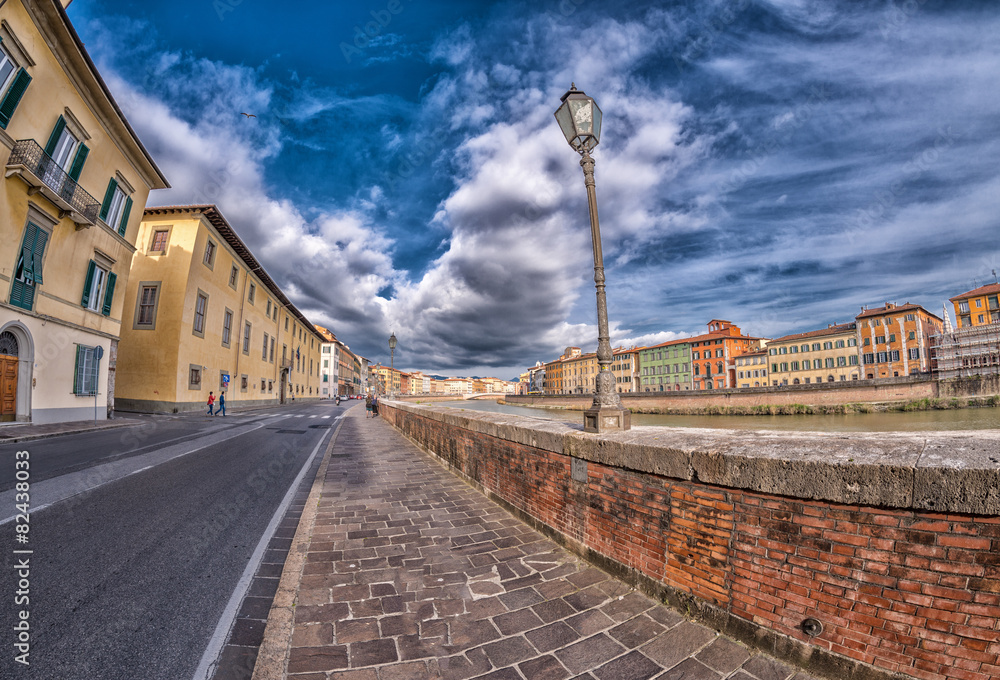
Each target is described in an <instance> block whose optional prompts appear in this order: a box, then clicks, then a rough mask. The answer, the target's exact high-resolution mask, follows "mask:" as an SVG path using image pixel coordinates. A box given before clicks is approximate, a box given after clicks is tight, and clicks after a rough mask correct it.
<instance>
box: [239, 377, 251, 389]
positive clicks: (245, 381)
mask: <svg viewBox="0 0 1000 680" xmlns="http://www.w3.org/2000/svg"><path fill="white" fill-rule="evenodd" d="M248 382H249V380H248V378H247V376H246V375H245V374H244V375H241V376H240V392H246V391H247V384H248Z"/></svg>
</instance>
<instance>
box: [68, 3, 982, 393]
mask: <svg viewBox="0 0 1000 680" xmlns="http://www.w3.org/2000/svg"><path fill="white" fill-rule="evenodd" d="M282 7H283V10H282V11H277V10H276V9H275V5H274V4H272V3H263V2H261V1H260V0H242V1H241V0H198V1H192V0H175V1H174V2H171V3H165V2H136V1H133V0H76V2H74V3H73V4H72V5H71V7H70V9H69V15H70V17H71V19H72V20H73V21H74V24H75V25H76V27H77V30H78V32H79V33H80V35H81V37H82V38H83V40H84V42H85V43H86V45H87V48H88V50H90V52H91V54H92V56H93V57H94V59H95V61H96V62H97V63H98V66H99V68H100V69H101V71H102V73H103V75H104V76H105V79H106V80H107V81H108V83H109V85H110V87H111V89H112V91H113V92H114V93H115V95H116V97H117V99H118V100H119V103H120V104H121V106H122V108H123V109H124V110H125V112H126V114H127V115H128V116H129V119H130V121H131V123H132V124H133V126H134V127H135V128H136V130H137V131H138V132H139V135H140V137H141V138H142V140H143V142H144V143H145V144H146V146H147V148H149V150H150V152H151V153H152V154H153V156H154V158H155V159H156V160H157V162H158V163H159V165H160V167H161V168H162V169H163V171H164V172H165V174H166V175H167V177H168V179H169V180H170V182H171V184H172V186H173V188H172V189H170V190H166V191H160V192H154V193H153V195H152V196H151V200H150V204H151V205H167V204H183V203H203V202H213V203H217V204H218V205H219V206H220V207H221V209H222V211H223V213H224V214H225V215H226V216H227V218H228V219H229V221H230V223H232V224H233V225H234V226H235V227H236V229H237V230H238V231H239V232H240V234H241V236H242V237H243V238H244V240H245V241H246V242H247V244H248V245H249V246H250V247H251V249H252V250H253V251H254V252H255V254H256V255H257V256H258V257H259V258H260V259H261V261H262V262H263V263H264V265H265V267H266V268H267V270H268V272H269V273H270V274H271V275H272V276H273V277H274V278H275V279H276V280H277V281H278V282H279V284H280V285H281V286H282V287H283V288H284V289H285V290H286V292H288V293H289V297H290V298H291V299H292V300H293V302H295V304H296V305H297V306H298V307H299V308H300V309H301V310H302V311H303V312H304V313H305V314H306V315H307V316H308V317H309V318H310V319H311V320H313V321H314V322H316V323H318V324H322V325H325V326H328V327H330V328H331V329H332V330H333V331H334V332H335V333H337V335H338V336H339V337H341V338H342V339H344V340H345V341H346V342H347V343H348V344H349V345H350V346H351V348H352V349H354V350H355V351H357V352H359V353H360V354H362V355H364V356H366V357H368V358H369V359H371V360H372V361H387V359H388V348H387V343H386V339H387V338H388V336H389V333H390V332H391V331H395V333H396V335H397V337H398V338H399V346H398V347H397V350H396V365H398V366H400V367H401V368H412V369H422V370H427V371H431V372H436V373H445V374H458V375H465V374H480V375H497V376H499V377H505V378H509V377H512V376H514V375H516V374H517V373H518V372H520V371H522V370H524V368H526V367H527V366H529V365H533V364H534V363H535V361H537V360H542V361H546V360H550V359H552V358H554V357H556V356H558V354H559V353H560V352H561V351H562V349H563V348H564V347H566V346H568V345H578V346H581V347H583V348H585V349H587V350H592V349H593V348H595V347H596V338H597V331H596V313H595V298H594V288H593V269H592V265H593V262H592V255H591V246H590V232H589V222H588V217H587V204H586V193H585V188H584V184H583V177H582V173H581V171H580V168H579V165H578V156H577V155H576V154H575V153H574V152H573V151H572V150H571V149H570V148H569V146H568V145H567V144H566V142H565V140H564V139H563V137H562V135H561V134H560V132H559V130H558V127H557V126H556V123H555V119H554V117H553V115H552V113H553V111H554V110H555V109H556V107H557V106H558V104H559V97H560V96H561V95H562V94H563V93H564V92H565V91H566V89H568V87H569V85H570V82H574V81H575V82H576V84H577V86H578V87H579V88H581V89H583V90H585V91H586V92H587V93H588V94H590V95H592V96H594V97H595V98H596V99H597V101H598V104H599V105H600V106H601V108H602V109H603V111H604V127H603V135H602V138H601V144H600V145H599V146H598V147H597V149H596V151H595V154H594V155H595V158H596V160H597V167H596V174H597V193H598V203H599V207H600V214H601V229H602V232H603V236H604V256H605V264H606V266H607V272H608V304H609V312H610V314H609V316H610V320H611V326H612V342H613V343H614V344H616V345H617V344H626V345H633V344H648V343H652V342H662V341H664V340H668V339H671V338H675V337H681V336H685V335H690V334H696V333H699V332H702V331H703V330H704V326H705V323H707V322H708V321H709V320H710V319H713V318H723V319H728V320H731V321H733V322H735V323H737V324H738V325H740V326H742V327H743V328H744V330H746V331H749V332H750V333H752V334H755V335H762V336H768V337H776V336H779V335H783V334H786V333H791V332H798V331H807V330H812V329H815V328H820V327H824V326H825V325H827V324H829V323H834V322H844V321H849V320H851V319H853V317H854V315H855V314H856V313H857V312H858V311H859V310H860V308H861V306H862V305H880V304H882V303H884V302H886V301H895V302H898V303H903V302H907V301H909V302H915V303H918V304H922V305H924V306H925V307H926V308H928V309H929V310H930V311H932V312H934V313H937V314H940V313H941V307H942V304H943V303H944V302H945V301H946V300H947V298H949V297H951V296H953V295H956V294H958V293H961V292H964V291H965V290H969V289H971V288H973V287H975V285H977V283H978V284H982V283H984V282H987V281H992V280H993V274H992V273H991V272H992V270H993V269H1000V245H998V233H1000V229H998V227H1000V173H998V163H997V159H998V158H1000V115H998V108H1000V94H998V93H1000V42H998V41H997V39H996V36H997V35H1000V9H997V8H996V6H995V4H993V3H988V2H962V1H958V0H947V1H940V2H936V1H933V0H907V1H905V2H904V1H900V2H886V1H878V2H874V1H873V2H829V1H821V0H726V1H706V0H700V1H697V2H694V1H690V2H675V3H663V2H613V3H605V2H595V1H594V0H551V1H547V0H543V1H542V2H530V3H529V2H497V3H468V2H457V1H453V2H444V1H431V0H396V1H393V0H371V1H368V0H361V1H359V2H354V3H340V2H330V3H319V2H302V1H301V0H298V1H296V0H293V1H291V2H287V3H284V5H283V6H282ZM366 29H367V34H366V33H365V31H366ZM240 112H248V113H252V114H254V115H256V118H253V119H248V118H246V117H244V116H241V115H240Z"/></svg>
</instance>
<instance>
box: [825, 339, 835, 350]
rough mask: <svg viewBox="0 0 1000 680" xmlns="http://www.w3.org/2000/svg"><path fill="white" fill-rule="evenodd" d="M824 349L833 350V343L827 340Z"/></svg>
mask: <svg viewBox="0 0 1000 680" xmlns="http://www.w3.org/2000/svg"><path fill="white" fill-rule="evenodd" d="M823 349H833V343H832V342H830V341H829V340H827V341H826V342H824V343H823Z"/></svg>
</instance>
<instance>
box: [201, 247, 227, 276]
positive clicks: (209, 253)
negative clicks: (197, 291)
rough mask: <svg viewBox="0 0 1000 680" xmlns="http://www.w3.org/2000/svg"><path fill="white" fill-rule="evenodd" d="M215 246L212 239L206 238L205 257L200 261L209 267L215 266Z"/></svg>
mask: <svg viewBox="0 0 1000 680" xmlns="http://www.w3.org/2000/svg"><path fill="white" fill-rule="evenodd" d="M215 248H216V246H215V242H214V241H212V239H208V242H207V243H206V244H205V257H203V258H202V259H201V262H202V264H204V265H205V266H206V267H208V268H209V269H211V268H212V267H214V266H215ZM231 275H232V274H230V276H231Z"/></svg>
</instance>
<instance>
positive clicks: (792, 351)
mask: <svg viewBox="0 0 1000 680" xmlns="http://www.w3.org/2000/svg"><path fill="white" fill-rule="evenodd" d="M788 353H789V354H798V353H799V346H798V345H792V346H791V347H789V348H788Z"/></svg>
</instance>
